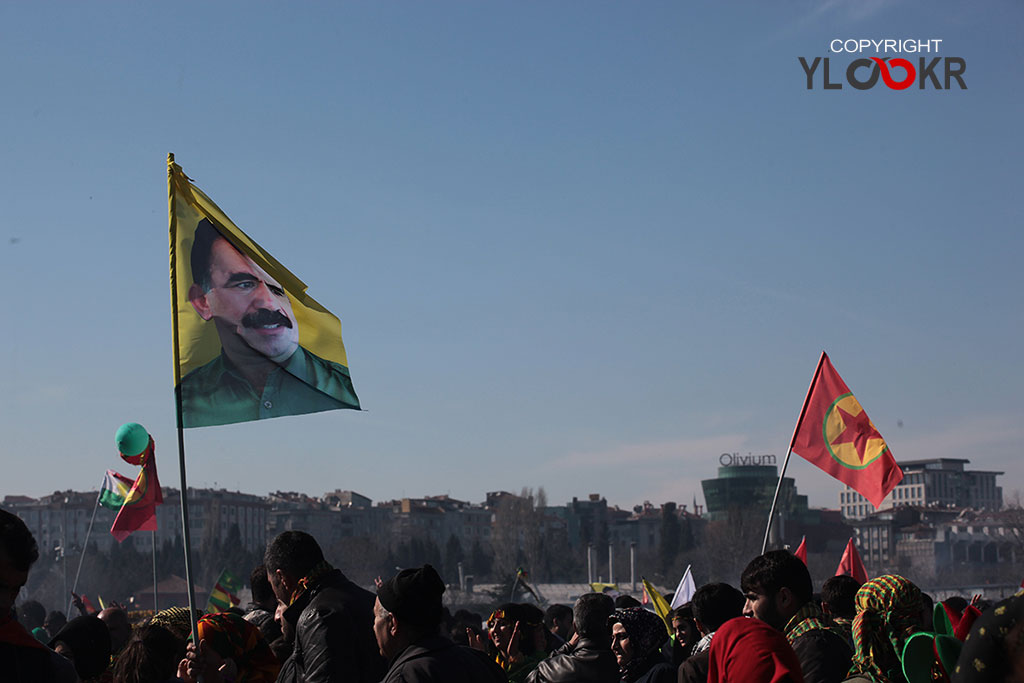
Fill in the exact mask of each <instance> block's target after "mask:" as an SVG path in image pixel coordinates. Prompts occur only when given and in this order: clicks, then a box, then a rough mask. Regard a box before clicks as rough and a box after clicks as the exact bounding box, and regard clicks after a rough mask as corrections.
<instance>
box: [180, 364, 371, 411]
mask: <svg viewBox="0 0 1024 683" xmlns="http://www.w3.org/2000/svg"><path fill="white" fill-rule="evenodd" d="M181 401H182V407H183V417H184V426H185V427H208V426H211V425H222V424H233V423H235V422H247V421H249V420H263V419H266V418H270V417H280V416H284V415H302V414H305V413H318V412H322V411H324V410H337V409H339V408H350V407H352V406H353V405H359V399H357V398H356V395H355V392H354V391H353V390H352V380H351V379H349V376H348V369H347V368H345V367H344V366H342V365H339V364H338V363H332V362H331V361H329V360H324V359H323V358H320V357H319V356H316V355H314V354H312V353H310V352H309V351H307V350H306V349H304V348H302V347H301V346H300V347H299V348H298V349H297V350H296V351H295V353H293V354H292V356H291V358H289V359H288V361H287V362H285V363H284V364H283V365H282V366H281V367H280V368H279V369H277V370H274V371H273V372H272V373H271V374H270V376H269V377H268V378H267V383H266V385H265V386H264V387H263V391H262V392H259V393H257V391H256V390H255V389H254V388H253V386H252V385H251V384H250V383H249V382H248V380H246V379H245V377H243V376H242V375H241V373H239V372H237V370H236V369H235V368H234V367H233V366H232V364H231V361H230V360H229V359H228V358H226V357H225V356H224V355H223V354H222V355H219V356H217V357H216V358H214V359H213V360H212V361H210V362H209V363H207V364H206V365H204V366H203V367H201V368H198V369H196V370H193V371H192V372H190V373H189V374H188V375H186V376H185V377H184V378H183V379H182V380H181Z"/></svg>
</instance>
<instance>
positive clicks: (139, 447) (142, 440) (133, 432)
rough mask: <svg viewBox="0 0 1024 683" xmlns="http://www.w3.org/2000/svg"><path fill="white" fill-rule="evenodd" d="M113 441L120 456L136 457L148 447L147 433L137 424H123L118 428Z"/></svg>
mask: <svg viewBox="0 0 1024 683" xmlns="http://www.w3.org/2000/svg"><path fill="white" fill-rule="evenodd" d="M114 439H115V440H116V441H117V451H118V452H119V453H121V454H122V455H127V456H133V455H138V454H139V453H142V452H143V451H144V450H146V448H148V447H149V432H147V431H146V428H145V427H143V426H142V425H140V424H139V423H138V422H125V423H124V424H123V425H121V426H120V427H118V429H117V435H116V436H115V437H114Z"/></svg>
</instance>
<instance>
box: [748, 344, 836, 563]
mask: <svg viewBox="0 0 1024 683" xmlns="http://www.w3.org/2000/svg"><path fill="white" fill-rule="evenodd" d="M824 362H825V352H824V351H822V352H821V356H820V357H819V358H818V366H817V367H816V368H814V377H812V378H811V384H810V386H809V387H807V395H806V396H804V404H803V406H802V407H801V408H800V417H798V418H797V420H796V426H795V427H793V436H792V438H790V440H789V448H787V449H786V459H785V460H783V461H782V471H781V472H779V483H778V484H777V485H776V486H775V497H774V498H772V507H771V510H769V511H768V524H767V525H766V526H765V529H764V543H762V544H761V554H762V555H764V554H765V553H766V552H768V535H769V534H771V531H772V520H773V519H774V518H775V506H776V505H777V504H778V502H779V491H781V490H782V479H783V477H785V476H786V467H787V466H788V465H789V456H790V455H792V454H793V444H795V443H796V435H797V433H798V432H799V431H800V425H801V424H802V423H803V421H804V416H805V415H806V414H807V404H808V403H810V401H811V392H813V391H814V385H815V384H817V383H818V375H820V374H821V366H822V365H823V364H824Z"/></svg>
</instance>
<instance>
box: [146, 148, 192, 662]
mask: <svg viewBox="0 0 1024 683" xmlns="http://www.w3.org/2000/svg"><path fill="white" fill-rule="evenodd" d="M176 166H177V164H175V163H174V154H173V153H171V154H168V155H167V216H168V230H169V235H170V252H171V339H172V346H173V353H174V409H175V413H176V415H177V421H178V471H179V474H180V478H181V496H180V497H181V541H182V545H183V546H184V549H185V583H186V584H187V590H188V618H189V622H190V623H191V626H192V640H193V642H199V638H198V635H199V634H198V633H197V632H196V596H195V587H194V586H193V581H192V539H191V536H190V534H189V517H188V484H187V483H186V481H185V429H184V422H183V421H182V415H181V413H182V407H181V405H182V402H181V353H180V349H179V340H178V300H177V296H178V295H177V291H178V286H177V285H178V278H177V265H178V264H177V258H178V250H177V243H176V242H177V236H178V229H177V228H178V225H177V212H176V211H175V206H174V185H175V178H174V174H175V167H176ZM153 601H154V606H155V604H156V595H155V594H154V596H153Z"/></svg>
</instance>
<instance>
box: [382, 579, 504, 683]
mask: <svg viewBox="0 0 1024 683" xmlns="http://www.w3.org/2000/svg"><path fill="white" fill-rule="evenodd" d="M444 590H445V586H444V581H442V580H441V577H440V576H438V574H437V571H435V570H434V568H433V567H431V566H430V565H429V564H425V565H423V566H422V567H421V568H419V569H403V570H402V571H400V572H399V573H398V574H397V575H395V576H393V577H392V578H390V579H388V580H387V581H385V582H384V583H382V584H381V585H380V587H379V588H378V589H377V602H376V604H374V607H373V613H374V620H373V632H374V635H376V636H377V645H378V646H379V647H380V653H381V654H382V655H383V656H384V657H385V659H387V660H388V662H389V664H390V668H389V669H388V673H387V676H385V677H384V681H383V683H399V682H401V683H426V682H428V681H438V682H440V681H444V682H445V683H492V682H493V683H504V681H505V680H506V679H505V674H504V672H503V671H502V670H501V668H500V667H498V665H497V664H495V663H494V662H490V661H488V659H487V657H486V655H484V654H483V653H482V652H478V651H477V650H472V649H470V648H468V647H463V646H461V645H456V644H455V643H453V642H452V641H450V640H448V639H447V638H445V637H444V636H442V635H441V634H440V628H441V595H442V594H443V593H444Z"/></svg>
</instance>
